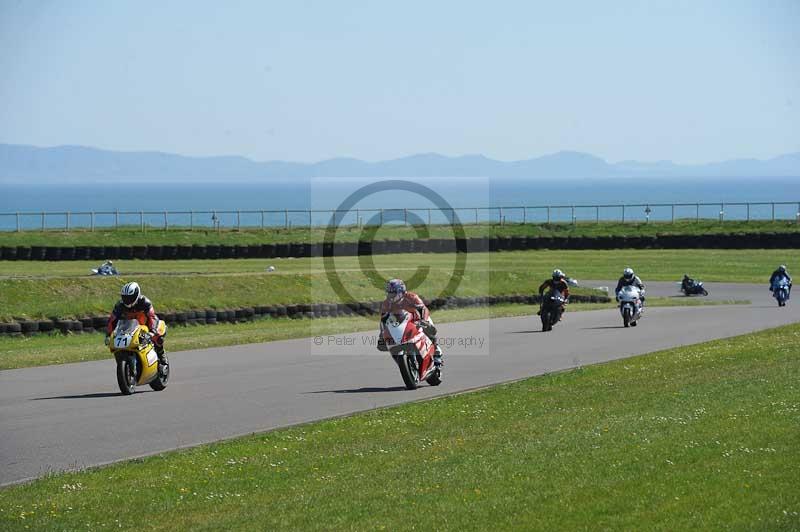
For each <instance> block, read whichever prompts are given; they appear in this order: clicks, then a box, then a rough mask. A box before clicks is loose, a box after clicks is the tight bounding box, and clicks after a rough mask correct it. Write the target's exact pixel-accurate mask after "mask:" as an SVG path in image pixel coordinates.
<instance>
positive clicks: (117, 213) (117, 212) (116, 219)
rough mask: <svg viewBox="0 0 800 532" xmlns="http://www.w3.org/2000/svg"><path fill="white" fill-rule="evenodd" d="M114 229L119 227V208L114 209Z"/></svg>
mask: <svg viewBox="0 0 800 532" xmlns="http://www.w3.org/2000/svg"><path fill="white" fill-rule="evenodd" d="M114 229H119V209H117V210H115V211H114Z"/></svg>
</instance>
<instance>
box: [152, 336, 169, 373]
mask: <svg viewBox="0 0 800 532" xmlns="http://www.w3.org/2000/svg"><path fill="white" fill-rule="evenodd" d="M153 349H154V350H155V352H156V356H158V374H159V375H161V376H162V377H163V376H164V375H165V374H166V372H167V371H168V369H167V368H168V367H169V361H167V357H166V355H165V354H164V342H163V341H162V342H161V343H160V344H154V345H153Z"/></svg>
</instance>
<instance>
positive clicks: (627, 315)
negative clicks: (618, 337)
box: [622, 307, 633, 327]
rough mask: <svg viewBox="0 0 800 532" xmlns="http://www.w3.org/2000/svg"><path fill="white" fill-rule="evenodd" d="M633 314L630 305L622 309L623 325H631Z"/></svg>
mask: <svg viewBox="0 0 800 532" xmlns="http://www.w3.org/2000/svg"><path fill="white" fill-rule="evenodd" d="M632 315H633V312H632V311H631V309H630V308H629V307H625V309H624V310H623V311H622V325H624V326H625V327H629V326H630V324H631V317H632Z"/></svg>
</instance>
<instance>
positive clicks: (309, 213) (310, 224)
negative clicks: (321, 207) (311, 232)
mask: <svg viewBox="0 0 800 532" xmlns="http://www.w3.org/2000/svg"><path fill="white" fill-rule="evenodd" d="M312 212H313V211H312V210H311V209H308V228H309V229H311V228H312V227H314V220H313V219H312V218H311V216H312V215H311V213H312ZM262 225H263V224H262Z"/></svg>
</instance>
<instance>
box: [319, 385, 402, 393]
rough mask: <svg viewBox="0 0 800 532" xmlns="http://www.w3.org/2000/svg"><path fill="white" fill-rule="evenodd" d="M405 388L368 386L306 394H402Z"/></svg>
mask: <svg viewBox="0 0 800 532" xmlns="http://www.w3.org/2000/svg"><path fill="white" fill-rule="evenodd" d="M405 389H406V387H405V386H390V387H389V388H376V387H374V386H368V387H364V388H352V389H349V390H317V391H315V392H305V393H373V392H401V391H405Z"/></svg>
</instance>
